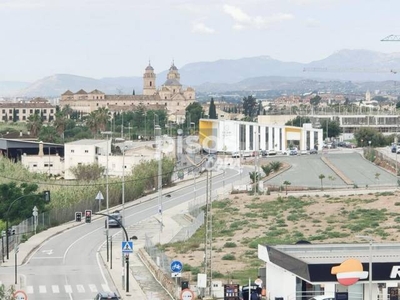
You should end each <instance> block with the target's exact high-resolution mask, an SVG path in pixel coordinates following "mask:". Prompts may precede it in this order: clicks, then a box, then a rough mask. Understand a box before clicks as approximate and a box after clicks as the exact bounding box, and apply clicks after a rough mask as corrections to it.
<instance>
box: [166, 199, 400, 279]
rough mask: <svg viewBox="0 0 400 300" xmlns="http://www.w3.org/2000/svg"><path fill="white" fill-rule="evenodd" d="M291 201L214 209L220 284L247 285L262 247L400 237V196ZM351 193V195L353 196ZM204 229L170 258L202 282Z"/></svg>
mask: <svg viewBox="0 0 400 300" xmlns="http://www.w3.org/2000/svg"><path fill="white" fill-rule="evenodd" d="M329 193H330V192H329V191H325V192H324V194H323V195H322V196H312V197H310V196H306V195H303V196H291V195H290V194H289V195H288V196H286V195H285V193H284V192H283V193H279V194H278V193H275V194H272V195H261V196H251V195H246V194H237V195H230V196H229V197H228V198H227V199H225V200H222V201H218V202H215V203H214V204H213V270H214V276H213V277H214V279H216V278H218V277H219V278H221V280H223V281H225V280H226V281H230V280H232V279H233V280H235V281H240V282H241V283H243V282H246V280H247V278H248V277H249V276H250V277H254V276H255V274H257V273H256V272H257V268H258V267H261V266H262V265H263V264H262V262H261V261H260V260H259V259H258V258H257V245H258V244H271V245H274V244H294V243H295V242H297V241H299V240H307V241H310V242H311V243H352V242H355V243H357V242H359V243H361V242H362V241H360V240H358V239H357V238H356V237H355V236H356V235H370V236H373V237H374V240H375V241H376V242H394V241H398V240H399V238H400V224H399V222H400V198H399V196H400V193H399V192H397V193H391V192H383V193H369V194H365V195H352V194H350V195H346V196H344V195H341V194H335V195H333V192H331V193H332V195H330V194H329ZM350 193H351V192H350ZM204 236H205V234H204V228H202V229H200V230H199V231H198V232H197V233H196V234H195V235H194V236H193V237H192V238H190V239H189V240H187V241H186V242H181V243H177V244H174V245H168V246H167V254H168V256H169V257H177V256H179V257H180V259H181V260H182V261H183V263H184V264H185V269H186V270H187V272H186V273H185V274H184V276H185V277H186V278H188V279H190V280H195V279H196V274H197V273H198V272H203V267H202V263H203V257H204Z"/></svg>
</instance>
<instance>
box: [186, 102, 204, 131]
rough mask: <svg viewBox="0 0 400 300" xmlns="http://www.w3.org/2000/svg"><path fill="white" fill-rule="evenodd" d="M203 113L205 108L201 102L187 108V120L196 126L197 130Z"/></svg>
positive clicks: (191, 104)
mask: <svg viewBox="0 0 400 300" xmlns="http://www.w3.org/2000/svg"><path fill="white" fill-rule="evenodd" d="M203 113H204V110H203V107H202V106H201V104H200V103H199V102H193V103H190V104H189V105H188V106H187V107H186V120H190V122H193V123H194V124H195V126H196V128H199V120H200V118H201V116H202V115H203ZM189 125H190V124H189Z"/></svg>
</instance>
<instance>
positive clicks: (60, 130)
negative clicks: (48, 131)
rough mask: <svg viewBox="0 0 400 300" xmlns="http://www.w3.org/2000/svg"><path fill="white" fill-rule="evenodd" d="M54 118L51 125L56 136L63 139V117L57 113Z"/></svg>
mask: <svg viewBox="0 0 400 300" xmlns="http://www.w3.org/2000/svg"><path fill="white" fill-rule="evenodd" d="M55 117H56V119H55V120H54V122H53V125H54V127H55V128H56V130H57V132H58V134H59V135H61V136H62V138H63V139H64V131H65V125H66V123H67V120H66V118H65V115H64V113H63V112H62V111H58V112H56V115H55Z"/></svg>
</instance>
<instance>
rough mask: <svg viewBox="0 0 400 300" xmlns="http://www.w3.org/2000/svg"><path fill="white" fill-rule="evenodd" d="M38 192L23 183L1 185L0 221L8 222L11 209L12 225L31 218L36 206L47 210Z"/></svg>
mask: <svg viewBox="0 0 400 300" xmlns="http://www.w3.org/2000/svg"><path fill="white" fill-rule="evenodd" d="M37 190H38V185H37V184H27V183H22V184H20V185H17V183H16V182H11V183H7V184H0V219H2V220H6V218H7V211H8V209H9V208H10V207H11V208H10V210H9V214H8V218H9V220H11V222H12V223H13V222H14V221H21V220H24V219H27V218H29V217H31V216H32V209H33V207H34V206H36V207H37V208H38V209H39V211H41V212H43V211H44V210H45V203H44V201H43V197H42V196H43V194H42V193H38V192H37ZM22 196H23V197H22ZM18 198H20V200H18V201H20V202H19V205H18V204H17V203H16V204H14V205H12V206H11V203H12V202H14V201H16V200H17V199H18ZM0 299H1V298H0Z"/></svg>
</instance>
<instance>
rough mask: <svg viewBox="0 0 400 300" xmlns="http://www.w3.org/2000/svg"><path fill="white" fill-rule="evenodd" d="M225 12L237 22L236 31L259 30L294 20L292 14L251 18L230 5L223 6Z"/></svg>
mask: <svg viewBox="0 0 400 300" xmlns="http://www.w3.org/2000/svg"><path fill="white" fill-rule="evenodd" d="M223 11H224V12H225V13H226V14H227V15H229V16H230V17H231V18H232V19H233V20H234V21H235V22H236V24H235V25H234V26H233V28H234V29H236V30H242V29H244V28H246V27H254V28H257V29H262V28H268V27H269V26H270V25H271V24H274V23H279V22H282V21H287V20H291V19H293V18H294V17H293V15H292V14H284V13H278V14H274V15H271V16H268V17H261V16H250V15H249V14H247V13H245V12H244V11H243V10H241V9H240V8H238V7H235V6H232V5H228V4H225V5H224V6H223Z"/></svg>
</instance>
